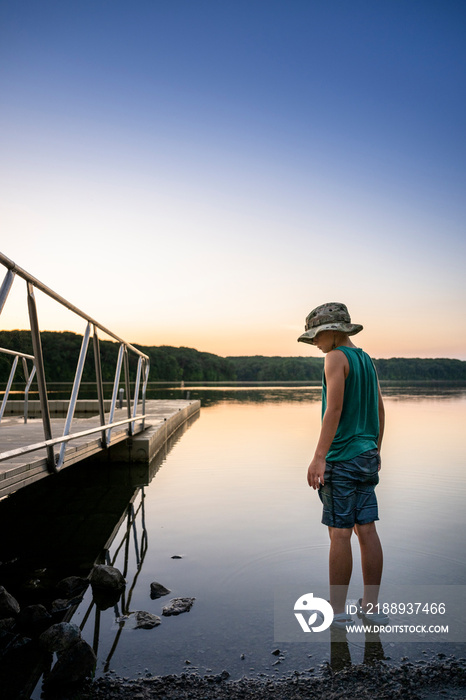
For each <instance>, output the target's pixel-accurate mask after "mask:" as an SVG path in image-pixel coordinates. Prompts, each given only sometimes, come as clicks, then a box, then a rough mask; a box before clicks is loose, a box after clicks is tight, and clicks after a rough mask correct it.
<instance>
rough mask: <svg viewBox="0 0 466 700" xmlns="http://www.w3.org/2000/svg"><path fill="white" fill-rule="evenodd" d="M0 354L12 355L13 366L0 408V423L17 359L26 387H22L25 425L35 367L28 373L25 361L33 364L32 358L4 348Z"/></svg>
mask: <svg viewBox="0 0 466 700" xmlns="http://www.w3.org/2000/svg"><path fill="white" fill-rule="evenodd" d="M0 352H1V353H3V354H4V355H13V357H14V360H13V364H12V365H11V370H10V376H9V377H8V382H7V385H6V389H5V393H4V395H3V401H2V405H1V406H0V423H1V421H2V418H3V414H4V413H5V408H6V404H7V401H8V396H9V395H10V390H11V385H12V384H13V379H14V377H15V372H16V368H17V366H18V360H19V358H21V360H22V365H23V372H24V376H25V378H26V386H25V387H24V422H25V423H27V422H28V398H29V389H30V388H31V384H32V380H33V379H34V376H35V374H36V366H35V365H34V364H33V366H32V370H31V373H29V368H28V363H27V361H28V360H32V361H33V362H34V358H33V356H32V355H26V354H25V353H24V352H15V351H14V350H7V349H6V348H0Z"/></svg>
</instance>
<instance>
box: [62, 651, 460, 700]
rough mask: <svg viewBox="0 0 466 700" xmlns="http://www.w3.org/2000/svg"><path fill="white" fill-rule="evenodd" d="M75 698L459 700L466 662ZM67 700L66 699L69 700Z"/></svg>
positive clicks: (122, 682) (219, 678)
mask: <svg viewBox="0 0 466 700" xmlns="http://www.w3.org/2000/svg"><path fill="white" fill-rule="evenodd" d="M437 656H438V657H442V656H443V654H440V655H437ZM76 697H79V700H182V699H183V700H320V699H321V698H325V700H348V698H352V699H354V700H373V699H374V698H378V699H379V700H389V699H390V700H391V699H392V698H400V699H401V698H402V699H403V700H436V699H437V698H450V699H451V700H453V699H454V700H464V698H466V660H465V659H462V658H461V659H456V658H454V657H449V658H445V659H444V658H435V657H434V658H432V659H430V660H429V661H426V662H424V661H420V662H411V661H408V660H406V661H404V662H402V663H401V664H399V665H397V666H391V665H389V664H387V663H386V662H383V661H377V662H375V663H374V664H371V665H367V664H361V665H359V666H351V667H348V668H345V669H343V670H341V671H338V672H334V671H332V669H331V667H330V666H328V665H324V668H323V669H322V673H321V675H320V676H318V677H310V676H309V674H307V673H300V672H298V671H295V672H294V673H293V674H292V675H290V676H289V677H287V678H284V679H280V680H278V679H270V678H267V679H255V678H241V679H240V680H229V674H228V672H227V671H223V672H222V673H220V674H217V675H211V676H199V675H197V674H185V673H183V674H181V675H179V676H176V675H169V676H161V677H151V678H143V679H138V680H127V679H124V678H120V677H118V676H115V675H110V674H109V675H107V676H104V677H102V678H99V679H97V680H96V681H94V682H92V683H89V684H88V685H87V686H86V687H85V688H84V689H83V690H82V691H81V693H80V694H79V696H74V698H76ZM72 698H73V696H72V695H70V698H69V700H72ZM61 700H65V698H61ZM66 700H68V698H67V699H66Z"/></svg>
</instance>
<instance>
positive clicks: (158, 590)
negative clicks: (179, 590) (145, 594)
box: [150, 581, 171, 600]
mask: <svg viewBox="0 0 466 700" xmlns="http://www.w3.org/2000/svg"><path fill="white" fill-rule="evenodd" d="M169 593H171V591H170V589H169V588H165V586H162V584H161V583H157V581H153V582H152V583H151V584H150V597H151V598H152V600H155V599H156V598H161V597H162V596H163V595H168V594H169Z"/></svg>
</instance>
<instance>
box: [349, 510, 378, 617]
mask: <svg viewBox="0 0 466 700" xmlns="http://www.w3.org/2000/svg"><path fill="white" fill-rule="evenodd" d="M354 529H355V532H356V534H357V536H358V539H359V546H360V548H361V566H362V578H363V581H364V594H363V598H362V607H363V609H366V608H367V605H368V603H372V604H374V605H375V604H376V603H377V601H378V597H379V587H380V581H381V579H382V569H383V552H382V545H381V544H380V540H379V536H378V534H377V530H376V527H375V523H367V524H365V525H355V526H354Z"/></svg>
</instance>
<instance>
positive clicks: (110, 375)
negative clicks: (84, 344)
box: [0, 331, 466, 389]
mask: <svg viewBox="0 0 466 700" xmlns="http://www.w3.org/2000/svg"><path fill="white" fill-rule="evenodd" d="M41 338H42V348H43V355H44V363H45V372H46V377H47V380H48V381H50V382H72V381H73V379H74V373H75V369H76V364H77V360H78V356H79V350H80V347H81V341H82V336H80V335H78V334H76V333H71V332H70V331H65V332H62V333H58V332H53V331H43V332H42V333H41ZM0 347H2V348H7V349H10V350H19V351H21V352H25V353H28V354H32V344H31V334H30V332H29V331H0ZM100 347H101V358H102V374H103V380H104V381H113V379H114V375H115V366H116V360H117V354H118V343H114V342H110V341H101V342H100ZM135 347H137V348H139V349H140V350H142V351H143V352H144V353H146V354H147V355H149V357H150V376H149V381H153V382H156V381H174V382H179V381H186V382H226V381H239V382H270V381H275V382H280V381H283V382H284V381H309V382H319V381H320V380H321V377H322V367H323V358H318V357H264V356H261V355H256V356H252V357H220V356H218V355H214V354H212V353H208V352H199V351H198V350H195V349H193V348H186V347H180V348H175V347H171V346H165V345H161V346H150V347H146V346H143V345H136V344H135ZM130 361H131V363H133V364H134V363H135V362H136V360H135V358H134V357H131V359H130ZM11 363H12V357H11V356H9V355H5V354H2V353H0V389H1V388H3V387H4V386H5V384H6V382H7V380H8V375H9V372H10V368H11ZM375 364H376V366H377V370H378V373H379V377H380V379H381V380H391V381H403V382H408V381H462V382H466V362H464V361H462V360H453V359H419V358H403V357H399V358H392V359H389V360H375ZM94 377H95V374H94V357H93V347H92V342H91V343H90V344H89V350H88V357H87V360H86V365H85V368H84V374H83V381H93V380H94ZM21 378H22V367H21V363H19V364H18V368H17V372H16V376H15V379H16V381H18V382H19V381H21Z"/></svg>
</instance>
